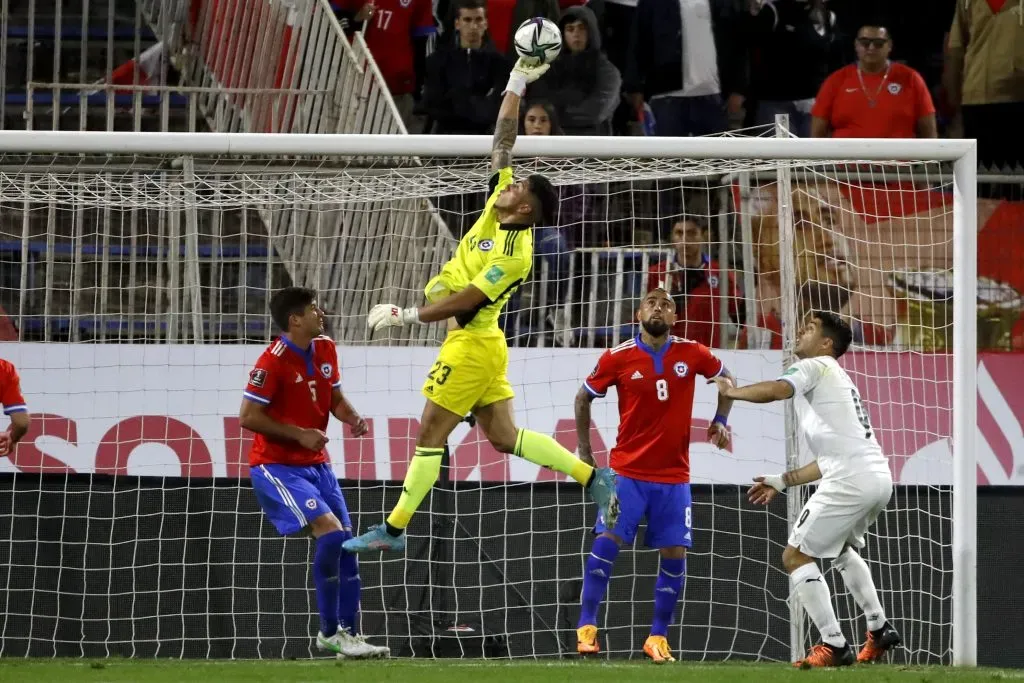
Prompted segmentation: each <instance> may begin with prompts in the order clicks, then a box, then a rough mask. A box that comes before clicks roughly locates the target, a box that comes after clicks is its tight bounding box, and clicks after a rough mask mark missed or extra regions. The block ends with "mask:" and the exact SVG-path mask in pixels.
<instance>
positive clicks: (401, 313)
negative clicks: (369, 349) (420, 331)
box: [366, 304, 420, 334]
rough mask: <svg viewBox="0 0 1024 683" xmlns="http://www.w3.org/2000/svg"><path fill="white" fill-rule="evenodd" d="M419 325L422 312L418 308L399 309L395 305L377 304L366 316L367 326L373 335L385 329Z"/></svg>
mask: <svg viewBox="0 0 1024 683" xmlns="http://www.w3.org/2000/svg"><path fill="white" fill-rule="evenodd" d="M405 324H409V325H419V324H420V310H419V309H418V308H399V307H398V306H395V305H394V304H377V305H376V306H374V307H373V308H371V309H370V314H369V315H368V316H366V326H367V327H369V328H370V332H371V334H372V333H373V332H379V331H380V330H383V329H384V328H385V327H401V326H402V325H405Z"/></svg>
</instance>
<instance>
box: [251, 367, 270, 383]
mask: <svg viewBox="0 0 1024 683" xmlns="http://www.w3.org/2000/svg"><path fill="white" fill-rule="evenodd" d="M266 381H267V371H266V370H263V369H261V368H257V369H255V370H253V371H252V372H250V373H249V384H251V385H253V386H254V387H262V386H263V383H264V382H266Z"/></svg>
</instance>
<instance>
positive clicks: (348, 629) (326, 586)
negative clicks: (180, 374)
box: [240, 287, 390, 657]
mask: <svg viewBox="0 0 1024 683" xmlns="http://www.w3.org/2000/svg"><path fill="white" fill-rule="evenodd" d="M270 313H271V316H272V317H273V319H274V323H275V324H277V326H278V327H280V328H281V329H282V330H285V333H284V334H282V335H281V336H280V337H278V338H277V339H276V340H274V342H273V343H271V344H270V346H269V347H267V350H266V351H264V352H263V354H262V355H261V356H260V357H259V360H257V361H256V366H255V367H254V368H253V369H252V372H250V373H249V383H248V384H247V385H246V387H245V392H244V394H243V396H244V400H243V401H242V408H241V412H240V418H241V423H242V426H243V427H245V428H246V429H249V430H251V431H253V432H256V436H255V438H254V439H253V443H252V450H251V451H250V452H249V466H250V476H251V479H252V488H253V491H254V492H255V493H256V498H257V500H258V501H259V504H260V507H261V508H263V511H264V512H265V513H266V515H267V517H268V518H269V519H270V521H271V522H272V523H273V524H274V526H275V527H276V528H277V530H278V532H279V533H280V534H281V535H282V536H287V535H291V534H296V533H299V532H301V531H309V532H310V533H311V534H312V536H313V537H314V538H315V539H316V552H315V555H314V557H313V579H314V583H315V584H316V601H317V606H318V607H319V609H320V631H319V632H318V633H317V639H316V644H317V647H318V648H319V649H321V650H326V651H328V652H333V653H335V654H337V655H338V656H339V657H379V656H387V655H388V654H389V652H390V651H389V650H388V648H386V647H379V646H376V645H371V644H370V643H367V642H366V640H365V639H363V637H362V636H361V635H359V634H358V614H359V593H360V589H361V585H360V581H359V565H358V563H357V562H356V556H355V555H353V554H351V553H347V552H345V551H344V550H343V549H342V547H341V546H342V543H344V542H345V541H346V540H347V539H349V538H351V537H352V521H351V519H349V514H348V508H347V506H346V505H345V499H344V497H343V496H342V495H341V487H340V486H338V479H337V478H336V477H335V476H334V472H333V470H332V469H331V465H330V463H329V462H328V458H327V451H325V450H324V446H325V445H326V444H327V423H328V421H329V419H330V416H331V415H334V416H335V417H336V418H338V419H339V420H341V421H342V422H344V423H345V424H347V425H348V426H349V429H350V430H351V433H352V435H353V436H362V435H363V434H365V433H366V432H367V425H366V421H365V420H363V418H361V417H360V416H359V413H357V412H356V411H355V409H354V408H353V407H352V405H351V404H350V403H349V402H348V400H347V399H346V398H345V396H344V394H342V393H341V376H340V374H339V372H338V353H337V349H336V348H335V346H334V341H332V340H331V339H330V338H329V337H326V336H324V335H323V329H324V319H323V315H324V314H323V311H321V310H320V308H319V307H318V306H317V303H316V292H314V291H313V290H311V289H305V288H302V287H286V288H284V289H282V290H281V291H279V292H277V293H276V294H274V296H273V297H272V298H271V300H270Z"/></svg>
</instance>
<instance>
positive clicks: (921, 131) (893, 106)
mask: <svg viewBox="0 0 1024 683" xmlns="http://www.w3.org/2000/svg"><path fill="white" fill-rule="evenodd" d="M856 50H857V63H856V64H851V65H849V66H845V67H843V68H842V69H839V70H838V71H836V72H835V73H833V74H832V75H831V76H829V77H828V78H827V79H826V80H825V82H824V83H823V84H822V86H821V90H819V91H818V96H817V98H815V100H814V108H813V109H812V110H811V116H812V120H811V136H812V137H816V138H823V137H829V136H831V137H837V138H913V137H919V138H934V137H938V129H937V128H936V125H935V105H933V104H932V96H931V93H929V92H928V86H926V85H925V83H924V79H922V78H921V75H920V74H919V73H917V72H916V71H914V70H913V69H911V68H910V67H909V66H906V65H903V64H895V63H893V62H890V61H889V53H890V52H891V51H892V39H891V38H890V36H889V31H888V29H886V28H885V27H884V26H871V25H866V26H862V27H861V28H860V30H859V31H858V32H857V40H856Z"/></svg>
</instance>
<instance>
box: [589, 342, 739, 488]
mask: <svg viewBox="0 0 1024 683" xmlns="http://www.w3.org/2000/svg"><path fill="white" fill-rule="evenodd" d="M723 370H725V366H724V365H722V361H720V360H719V359H718V358H716V357H715V355H714V354H713V353H711V350H710V349H708V347H706V346H704V345H703V344H699V343H697V342H695V341H690V340H689V339H683V338H682V337H669V339H668V342H667V343H666V344H665V345H664V346H663V347H661V349H659V350H657V351H655V350H654V349H653V348H651V347H649V346H647V345H646V344H644V343H643V341H642V340H641V339H640V337H639V336H637V337H635V338H633V339H630V340H629V341H627V342H623V343H622V344H619V345H618V346H616V347H615V348H613V349H609V350H607V351H605V352H604V354H603V355H602V356H601V358H600V359H599V360H598V361H597V367H595V368H594V371H593V372H592V373H591V374H590V377H588V378H587V380H586V381H585V382H584V383H583V386H584V388H585V389H586V390H587V391H588V392H590V395H591V396H595V397H601V396H604V395H605V393H606V392H607V391H608V387H615V388H616V391H617V392H618V395H619V433H618V436H617V437H616V440H615V447H614V448H613V449H612V461H611V466H612V469H614V470H615V471H616V472H617V473H619V474H622V475H624V476H627V477H630V478H632V479H639V480H641V481H654V482H660V483H665V484H681V483H686V482H689V481H690V421H691V418H692V416H693V390H694V384H695V379H696V376H697V375H701V376H703V377H709V378H710V377H717V376H718V375H720V374H721V373H722V371H723Z"/></svg>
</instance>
